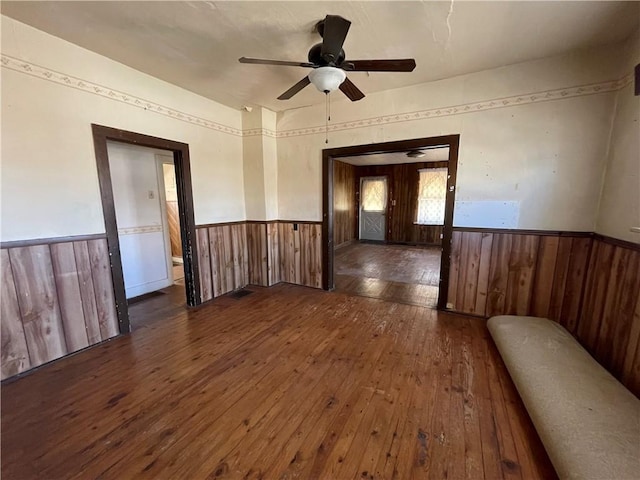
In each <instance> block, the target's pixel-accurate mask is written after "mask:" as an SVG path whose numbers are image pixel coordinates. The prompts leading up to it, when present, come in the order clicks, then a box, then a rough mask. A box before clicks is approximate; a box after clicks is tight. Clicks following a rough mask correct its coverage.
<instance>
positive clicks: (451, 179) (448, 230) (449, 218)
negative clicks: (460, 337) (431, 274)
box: [438, 135, 460, 310]
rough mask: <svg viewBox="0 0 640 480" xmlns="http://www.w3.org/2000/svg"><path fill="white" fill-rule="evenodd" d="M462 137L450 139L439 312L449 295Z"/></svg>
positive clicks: (444, 306)
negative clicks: (454, 213)
mask: <svg viewBox="0 0 640 480" xmlns="http://www.w3.org/2000/svg"><path fill="white" fill-rule="evenodd" d="M459 145H460V135H451V136H450V137H449V161H448V163H447V169H448V179H447V194H446V195H447V196H446V200H445V207H444V227H443V229H442V255H441V256H440V286H439V289H438V310H446V309H447V301H448V295H449V275H450V270H451V239H452V237H453V209H454V206H455V201H456V188H457V183H456V180H457V175H458V150H459Z"/></svg>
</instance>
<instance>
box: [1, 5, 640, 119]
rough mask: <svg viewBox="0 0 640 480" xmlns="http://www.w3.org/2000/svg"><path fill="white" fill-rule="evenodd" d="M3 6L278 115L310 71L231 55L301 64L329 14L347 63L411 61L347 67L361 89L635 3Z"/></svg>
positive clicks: (607, 16)
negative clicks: (343, 25)
mask: <svg viewBox="0 0 640 480" xmlns="http://www.w3.org/2000/svg"><path fill="white" fill-rule="evenodd" d="M0 9H1V11H2V13H3V14H5V15H8V16H10V17H13V18H14V19H16V20H19V21H21V22H24V23H27V24H29V25H32V26H34V27H36V28H38V29H40V30H44V31H45V32H48V33H51V34H52V35H55V36H57V37H60V38H63V39H65V40H68V41H70V42H72V43H75V44H77V45H80V46H82V47H85V48H87V49H89V50H93V51H95V52H97V53H100V54H102V55H105V56H107V57H109V58H112V59H114V60H117V61H119V62H121V63H124V64H126V65H129V66H131V67H133V68H135V69H137V70H140V71H143V72H145V73H148V74H151V75H153V76H155V77H157V78H160V79H163V80H165V81H168V82H170V83H173V84H175V85H179V86H181V87H183V88H186V89H188V90H191V91H193V92H196V93H198V94H200V95H203V96H205V97H208V98H211V99H213V100H216V101H218V102H220V103H223V104H226V105H229V106H232V107H234V108H240V107H241V106H242V105H263V106H266V107H267V108H269V109H272V110H274V111H281V110H286V109H290V108H297V107H301V106H304V105H310V104H315V103H321V102H323V101H324V96H323V95H322V94H321V93H320V92H318V91H316V90H315V89H314V87H313V86H308V87H307V88H305V89H304V90H303V91H302V92H301V93H299V94H298V95H296V96H295V97H293V99H291V100H288V101H279V100H276V97H277V96H278V95H280V94H281V93H282V92H284V91H285V90H287V89H288V88H289V87H290V86H291V85H293V84H294V83H295V82H297V81H298V80H300V79H301V78H303V77H304V76H305V75H306V74H307V72H308V70H307V69H303V68H299V67H275V66H263V65H243V64H240V63H238V58H239V57H241V56H248V57H258V58H269V59H278V60H293V61H306V59H307V58H306V57H307V52H308V50H309V48H310V47H311V46H312V45H313V44H314V43H317V42H319V41H320V40H321V39H320V37H319V36H318V35H317V34H316V33H313V26H314V24H315V23H316V22H317V21H318V20H320V19H322V18H324V16H325V15H326V14H327V13H331V14H336V15H341V16H343V17H345V18H347V19H349V20H351V22H352V25H351V29H350V31H349V35H348V36H347V40H346V42H345V45H344V49H345V52H346V54H347V59H352V60H358V59H377V58H407V57H413V58H415V59H416V63H417V68H416V70H415V71H414V72H413V73H371V74H368V73H366V72H352V73H349V74H348V75H349V78H350V79H351V80H352V81H353V82H354V83H356V85H357V86H358V87H360V89H361V90H362V91H363V92H364V93H365V94H367V93H372V92H376V91H380V90H387V89H391V88H398V87H403V86H408V85H414V84H418V83H423V82H427V81H432V80H437V79H442V78H448V77H452V76H455V75H460V74H465V73H470V72H475V71H480V70H485V69H489V68H495V67H499V66H503V65H508V64H513V63H518V62H522V61H527V60H532V59H536V58H542V57H546V56H551V55H557V54H560V53H564V52H568V51H571V50H575V49H580V48H586V47H591V46H597V45H604V44H611V43H615V42H619V41H622V40H624V39H625V38H627V37H628V36H629V35H630V34H631V33H632V32H633V31H634V29H635V28H637V27H638V18H639V13H638V12H640V3H639V2H599V1H586V2H524V1H523V2H481V1H474V2H454V1H453V0H451V1H450V2H448V1H442V2H428V1H412V2H396V1H368V2H354V1H346V2H322V1H314V2H307V1H286V2H283V1H279V2H268V1H264V2H262V1H260V2H248V1H247V2H245V1H226V2H220V1H206V2H205V1H191V2H146V1H142V2H136V1H124V2H121V1H96V2H84V1H70V2H58V1H45V2H37V1H17V2H13V1H2V2H1V3H0ZM338 94H340V93H339V92H338ZM363 101H366V99H365V100H363Z"/></svg>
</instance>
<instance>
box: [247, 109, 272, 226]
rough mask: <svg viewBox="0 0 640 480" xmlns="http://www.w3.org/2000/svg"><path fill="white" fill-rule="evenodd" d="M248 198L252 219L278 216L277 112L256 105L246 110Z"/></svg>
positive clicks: (249, 216)
mask: <svg viewBox="0 0 640 480" xmlns="http://www.w3.org/2000/svg"><path fill="white" fill-rule="evenodd" d="M242 127H243V131H244V136H243V138H242V146H243V149H242V156H243V168H244V188H245V190H244V198H245V205H246V218H247V219H248V220H277V219H278V156H277V145H276V138H275V130H276V114H275V112H272V111H271V110H269V109H266V108H261V107H255V108H253V109H252V111H250V112H249V111H244V112H242Z"/></svg>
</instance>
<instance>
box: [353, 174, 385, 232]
mask: <svg viewBox="0 0 640 480" xmlns="http://www.w3.org/2000/svg"><path fill="white" fill-rule="evenodd" d="M387 190H388V188H387V177H361V178H360V198H361V201H360V202H359V203H360V212H359V213H360V214H359V216H360V228H359V231H360V235H359V239H360V240H361V241H373V242H384V240H385V231H386V228H385V227H386V224H387Z"/></svg>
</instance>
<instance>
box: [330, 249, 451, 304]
mask: <svg viewBox="0 0 640 480" xmlns="http://www.w3.org/2000/svg"><path fill="white" fill-rule="evenodd" d="M440 256H441V248H440V247H415V246H406V245H380V244H373V243H359V242H356V243H352V244H351V245H348V246H346V247H342V248H339V249H337V250H336V252H335V260H334V265H335V267H334V268H335V274H334V275H335V287H336V291H339V292H344V293H351V294H354V295H361V296H364V297H372V298H380V299H383V300H392V301H394V302H399V303H406V304H409V305H418V306H423V307H435V306H436V305H437V303H438V284H439V278H440Z"/></svg>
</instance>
